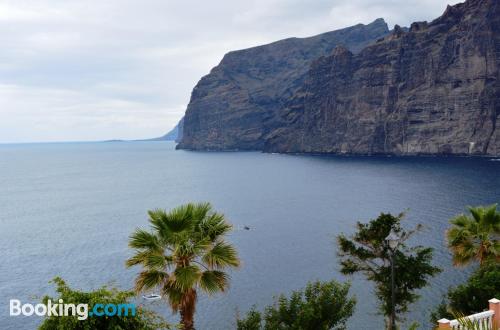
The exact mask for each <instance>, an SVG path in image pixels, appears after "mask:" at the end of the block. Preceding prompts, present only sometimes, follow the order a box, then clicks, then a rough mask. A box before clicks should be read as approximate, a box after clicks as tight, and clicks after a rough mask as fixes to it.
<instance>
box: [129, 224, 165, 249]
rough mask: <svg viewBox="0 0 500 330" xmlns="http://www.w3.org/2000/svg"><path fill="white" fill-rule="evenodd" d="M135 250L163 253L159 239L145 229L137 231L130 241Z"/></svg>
mask: <svg viewBox="0 0 500 330" xmlns="http://www.w3.org/2000/svg"><path fill="white" fill-rule="evenodd" d="M128 245H129V246H130V247H131V248H133V249H147V250H151V251H161V245H160V242H159V240H158V237H157V236H156V235H154V234H152V233H150V232H148V231H145V230H143V229H136V230H135V231H134V232H133V233H132V235H131V236H130V239H129V244H128Z"/></svg>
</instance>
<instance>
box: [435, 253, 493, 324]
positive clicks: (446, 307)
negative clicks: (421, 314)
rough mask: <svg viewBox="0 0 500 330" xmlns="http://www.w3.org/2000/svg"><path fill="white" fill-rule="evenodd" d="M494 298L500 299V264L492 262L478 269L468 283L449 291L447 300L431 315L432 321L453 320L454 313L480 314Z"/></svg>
mask: <svg viewBox="0 0 500 330" xmlns="http://www.w3.org/2000/svg"><path fill="white" fill-rule="evenodd" d="M494 297H500V264H499V263H493V262H492V263H488V264H485V265H484V266H483V267H481V268H478V269H477V270H476V271H475V272H474V273H473V274H472V275H471V276H470V278H469V279H468V280H467V282H466V283H464V284H461V285H459V286H457V287H455V288H451V289H449V290H448V294H447V295H446V300H445V301H443V302H442V303H441V304H440V305H439V306H437V308H436V310H435V311H434V312H433V313H432V314H431V321H432V322H433V323H435V322H436V321H437V320H439V319H441V318H448V319H453V318H454V317H453V316H454V315H453V313H459V314H463V315H471V314H475V313H480V312H482V311H484V310H486V309H488V300H490V299H491V298H494Z"/></svg>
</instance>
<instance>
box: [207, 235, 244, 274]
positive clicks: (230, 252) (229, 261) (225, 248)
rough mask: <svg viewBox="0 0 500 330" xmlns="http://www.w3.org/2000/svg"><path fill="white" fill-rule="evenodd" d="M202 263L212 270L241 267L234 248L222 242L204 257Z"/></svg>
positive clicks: (216, 244) (217, 243)
mask: <svg viewBox="0 0 500 330" xmlns="http://www.w3.org/2000/svg"><path fill="white" fill-rule="evenodd" d="M202 261H203V262H204V263H206V264H207V265H208V266H209V268H212V269H223V268H226V267H238V266H239V265H240V259H239V258H238V253H237V252H236V249H235V248H234V246H232V245H231V244H228V243H225V242H222V241H219V242H216V243H215V245H214V246H213V247H212V248H211V249H210V250H209V251H207V253H206V254H205V255H204V256H203V258H202Z"/></svg>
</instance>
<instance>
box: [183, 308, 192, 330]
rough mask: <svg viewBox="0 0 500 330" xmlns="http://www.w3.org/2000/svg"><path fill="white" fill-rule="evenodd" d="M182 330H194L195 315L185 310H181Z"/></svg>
mask: <svg viewBox="0 0 500 330" xmlns="http://www.w3.org/2000/svg"><path fill="white" fill-rule="evenodd" d="M180 314H181V325H182V330H194V315H189V314H190V313H189V311H187V310H185V309H184V308H183V309H181V310H180Z"/></svg>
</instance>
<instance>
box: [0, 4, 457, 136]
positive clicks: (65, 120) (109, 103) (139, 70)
mask: <svg viewBox="0 0 500 330" xmlns="http://www.w3.org/2000/svg"><path fill="white" fill-rule="evenodd" d="M457 2H458V1H454V0H449V1H447V0H408V1H404V2H402V1H399V0H398V1H396V0H316V1H309V0H246V1H234V0H233V1H229V0H213V1H195V0H185V1H177V0H143V1H136V0H107V1H98V0H86V1H80V0H23V1H19V0H12V1H9V0H0V29H1V31H2V34H0V43H1V44H2V49H1V50H0V142H26V141H63V140H100V139H112V138H130V139H133V138H146V137H155V136H159V135H162V134H164V133H165V132H166V131H167V130H169V129H170V128H171V127H173V126H174V125H175V124H176V122H177V121H178V120H179V119H180V117H182V114H183V111H184V110H185V106H186V105H187V103H188V102H189V97H190V94H191V90H192V88H193V87H194V85H195V84H196V83H197V81H198V80H199V78H200V77H201V76H203V75H205V74H207V73H208V72H209V70H210V69H211V68H212V67H213V66H215V65H217V63H218V62H219V61H220V59H221V58H222V56H223V55H224V54H225V53H226V52H228V51H230V50H234V49H241V48H247V47H252V46H255V45H259V44H262V43H267V42H272V41H275V40H278V39H282V38H287V37H292V36H297V37H306V36H310V35H314V34H318V33H322V32H326V31H330V30H333V29H337V28H342V27H346V26H349V25H354V24H357V23H369V22H371V21H373V19H375V18H378V17H384V18H385V19H386V20H387V21H388V22H389V24H390V25H394V24H400V25H406V26H408V25H409V24H410V23H411V22H412V21H414V20H430V19H433V18H435V17H437V16H439V15H440V14H441V13H442V12H443V11H444V9H445V7H446V4H447V3H451V4H453V3H457Z"/></svg>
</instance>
